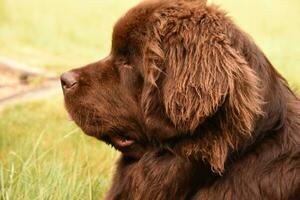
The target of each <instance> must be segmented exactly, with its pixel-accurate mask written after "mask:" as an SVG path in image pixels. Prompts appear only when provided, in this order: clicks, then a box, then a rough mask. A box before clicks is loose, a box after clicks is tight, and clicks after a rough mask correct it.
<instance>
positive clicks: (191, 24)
mask: <svg viewBox="0 0 300 200" xmlns="http://www.w3.org/2000/svg"><path fill="white" fill-rule="evenodd" d="M112 38H113V39H112V49H111V52H110V54H109V55H108V56H107V57H106V58H104V59H102V60H100V61H98V62H95V63H92V64H89V65H86V66H84V67H81V68H77V69H73V70H71V71H69V72H66V73H64V74H63V75H62V76H61V83H62V87H63V92H64V96H65V105H66V109H67V110H68V112H69V113H70V115H71V117H72V118H73V120H74V121H75V122H76V124H77V125H78V126H79V127H81V129H82V130H83V131H84V132H85V133H86V134H88V135H91V136H94V137H96V138H98V139H99V140H102V141H104V142H106V143H108V144H111V145H113V146H114V147H115V148H116V149H117V150H119V151H120V152H121V153H122V154H121V157H120V159H119V161H118V163H117V169H116V174H115V176H114V179H113V183H112V186H111V189H110V191H109V192H108V194H107V196H106V199H108V200H110V199H116V200H117V199H120V200H127V199H128V200H131V199H134V200H136V199H137V200H152V199H153V200H156V199H158V200H166V199H172V200H173V199H204V200H208V199H211V200H218V199H237V200H242V199H243V200H244V199H253V200H257V199H271V200H277V199H300V100H299V99H298V97H296V95H295V94H294V93H293V92H292V91H291V90H290V89H289V87H288V84H287V82H286V81H285V79H284V78H282V77H281V75H280V74H278V72H277V71H276V70H275V69H274V68H273V66H272V64H271V63H270V62H269V60H268V59H267V58H266V56H265V55H264V54H263V52H262V51H261V50H260V49H259V48H258V47H257V46H256V45H255V43H254V42H253V41H252V40H251V38H250V37H249V36H248V35H247V34H246V33H244V32H243V31H241V30H240V29H239V28H238V27H237V26H236V25H235V24H234V23H233V22H232V20H231V19H230V18H229V17H227V16H226V13H225V12H223V11H222V10H220V9H219V8H218V7H215V6H213V5H207V2H206V0H160V1H159V0H150V1H145V2H142V3H141V4H139V5H138V6H136V7H134V8H132V9H131V10H129V12H127V14H125V15H124V16H123V17H122V18H121V19H120V20H119V21H118V22H117V23H116V25H115V27H114V32H113V36H112Z"/></svg>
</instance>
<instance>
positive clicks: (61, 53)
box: [0, 0, 300, 200]
mask: <svg viewBox="0 0 300 200" xmlns="http://www.w3.org/2000/svg"><path fill="white" fill-rule="evenodd" d="M137 2H138V0H126V1H123V0H110V1H107V0H85V1H82V0H51V1H40V0H14V1H11V0H0V57H7V58H10V59H13V60H16V61H18V62H21V63H25V64H27V65H30V66H34V67H38V68H43V69H44V70H46V71H48V72H52V73H54V74H56V75H59V74H60V73H61V72H63V71H65V70H68V69H70V68H73V67H77V66H81V65H83V64H86V63H89V62H92V61H95V60H98V59H101V58H102V57H103V56H105V55H106V54H107V53H108V52H109V49H110V45H111V42H110V39H111V31H112V28H113V24H114V22H115V21H116V20H117V18H118V17H120V16H121V15H122V14H123V13H124V12H125V11H126V10H127V9H128V8H129V7H131V6H132V5H134V4H136V3H137ZM210 2H215V3H218V4H220V5H221V7H222V8H224V9H225V10H227V11H229V13H230V14H229V15H230V16H232V18H233V20H234V21H236V23H237V24H239V26H240V27H241V28H242V29H243V30H245V31H246V32H248V33H249V34H250V35H251V36H252V37H253V38H254V40H255V41H256V43H257V44H258V45H259V46H260V47H261V48H262V50H263V51H264V52H265V53H266V55H267V57H269V59H270V60H271V62H272V63H273V65H274V66H275V67H276V68H277V69H278V70H279V71H280V73H282V74H283V75H284V77H286V78H287V79H288V81H289V83H290V84H291V86H292V87H293V88H297V87H299V88H300V77H299V74H300V66H298V65H299V64H298V61H299V60H300V48H299V44H300V37H299V33H300V2H299V1H298V0H286V1H282V0H253V1H248V0H241V1H236V0H227V1H222V0H215V1H210ZM2 75H3V74H2ZM5 77H6V80H4V78H3V76H2V79H1V76H0V93H1V90H2V91H4V90H3V87H1V83H2V84H3V83H8V82H9V81H11V79H8V80H7V76H5ZM0 118H1V120H0V199H1V200H2V199H3V200H9V199H13V200H15V199H17V200H18V199H20V200H21V199H22V200H31V199H59V200H60V199H66V200H67V199H99V198H100V199H101V198H102V197H103V194H104V193H105V191H106V190H107V188H108V187H109V184H110V179H111V176H112V173H113V169H114V168H113V166H114V162H115V160H116V157H117V156H118V153H117V152H116V151H114V150H113V149H111V148H110V147H108V146H106V145H104V144H103V143H101V142H99V141H97V140H95V139H93V138H90V137H88V136H86V135H84V134H83V133H82V132H81V131H80V130H79V129H78V128H77V127H76V126H75V125H74V124H73V122H71V121H69V120H68V117H67V114H66V112H65V110H64V105H63V100H62V95H61V94H59V95H56V96H52V97H48V98H47V99H45V100H39V101H34V102H30V103H22V104H18V105H16V106H9V107H8V108H6V109H5V110H3V111H1V113H0Z"/></svg>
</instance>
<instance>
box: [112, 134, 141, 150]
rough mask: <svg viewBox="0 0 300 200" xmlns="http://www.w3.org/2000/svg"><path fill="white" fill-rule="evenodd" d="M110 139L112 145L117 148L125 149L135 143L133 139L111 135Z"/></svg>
mask: <svg viewBox="0 0 300 200" xmlns="http://www.w3.org/2000/svg"><path fill="white" fill-rule="evenodd" d="M110 138H111V141H112V143H113V144H114V145H115V146H117V147H119V148H127V147H129V146H131V145H132V144H134V143H135V141H134V140H133V139H130V138H127V137H122V136H119V135H112V136H111V137H110Z"/></svg>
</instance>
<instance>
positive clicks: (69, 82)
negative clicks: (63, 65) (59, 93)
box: [60, 71, 78, 90]
mask: <svg viewBox="0 0 300 200" xmlns="http://www.w3.org/2000/svg"><path fill="white" fill-rule="evenodd" d="M77 79H78V75H77V74H76V73H75V72H72V71H69V72H65V73H63V74H62V75H61V76H60V81H61V86H62V88H63V90H69V89H71V88H73V87H74V86H75V85H77V83H78V80H77Z"/></svg>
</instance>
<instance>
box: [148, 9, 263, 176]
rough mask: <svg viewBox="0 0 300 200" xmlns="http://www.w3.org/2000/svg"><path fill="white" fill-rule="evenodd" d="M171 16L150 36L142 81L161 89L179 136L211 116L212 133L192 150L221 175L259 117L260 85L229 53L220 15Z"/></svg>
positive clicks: (244, 63) (233, 52)
mask: <svg viewBox="0 0 300 200" xmlns="http://www.w3.org/2000/svg"><path fill="white" fill-rule="evenodd" d="M174 13H176V12H173V13H172V16H170V15H169V16H168V21H164V18H163V17H161V18H160V22H159V23H158V25H157V26H156V27H157V28H156V29H155V31H154V32H153V37H152V43H150V44H151V45H150V46H148V49H147V51H148V52H147V54H148V55H150V56H151V57H150V59H149V57H147V56H145V57H146V58H148V59H146V61H147V62H145V63H146V64H147V65H146V67H147V68H146V75H147V76H146V78H149V79H148V80H150V82H152V83H153V84H154V85H155V84H156V83H157V82H161V83H162V88H161V95H162V98H163V99H162V102H163V104H164V108H165V112H166V114H167V115H168V117H169V118H170V120H171V121H172V122H173V124H174V125H175V127H176V128H177V130H179V131H180V132H183V133H189V134H193V133H194V132H195V130H196V129H197V128H198V127H199V126H201V124H202V123H203V122H204V121H205V120H207V119H208V118H213V117H214V116H215V118H216V121H215V122H214V123H215V127H213V129H214V130H216V131H215V132H214V133H208V135H210V136H208V137H209V138H210V140H209V141H206V142H205V141H204V140H203V146H200V147H197V148H198V149H199V150H200V151H201V152H202V154H206V155H203V157H204V159H206V160H208V161H209V162H210V163H211V164H212V166H213V168H214V169H215V170H216V171H218V172H221V171H222V170H223V169H224V162H225V161H226V158H227V154H228V153H227V152H229V151H230V148H231V149H233V148H234V147H236V146H237V145H238V141H239V139H238V138H240V137H248V136H250V135H251V132H252V131H253V128H254V123H255V119H256V117H257V116H258V115H260V114H262V111H261V107H262V98H261V96H260V94H261V91H260V85H259V84H260V81H259V78H258V77H257V75H256V73H255V71H254V70H253V69H252V68H251V67H250V66H249V64H248V63H247V61H246V60H245V59H244V57H243V56H242V55H241V54H240V52H238V51H237V50H235V49H234V48H233V47H232V44H231V42H230V40H229V39H228V37H227V34H226V32H227V28H228V27H226V23H227V22H226V21H224V22H223V21H222V20H224V18H225V17H224V16H223V15H222V14H220V13H214V14H210V13H209V11H208V10H207V9H206V10H205V9H203V10H201V13H199V14H198V15H194V14H193V13H192V12H190V13H182V11H181V12H180V15H182V16H185V17H181V16H176V14H174ZM164 16H167V15H166V14H164ZM153 39H155V40H156V41H154V40H153ZM151 47H152V48H151ZM162 74H163V75H162ZM162 77H163V78H162ZM217 111H218V112H217ZM208 137H207V138H208ZM199 145H201V142H200V143H199Z"/></svg>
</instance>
